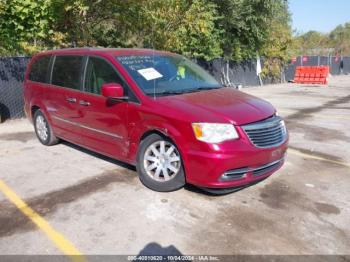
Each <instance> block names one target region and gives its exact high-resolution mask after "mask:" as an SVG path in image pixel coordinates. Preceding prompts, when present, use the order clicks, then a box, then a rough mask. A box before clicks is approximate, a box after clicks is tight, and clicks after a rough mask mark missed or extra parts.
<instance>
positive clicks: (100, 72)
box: [85, 57, 123, 95]
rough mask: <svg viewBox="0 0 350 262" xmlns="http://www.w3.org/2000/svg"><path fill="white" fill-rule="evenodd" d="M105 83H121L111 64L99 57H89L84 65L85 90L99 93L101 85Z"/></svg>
mask: <svg viewBox="0 0 350 262" xmlns="http://www.w3.org/2000/svg"><path fill="white" fill-rule="evenodd" d="M105 83H118V84H121V85H123V81H122V79H121V78H120V77H119V75H118V74H117V73H116V71H115V70H114V68H113V66H112V65H110V64H109V63H108V62H106V61H105V60H103V59H101V58H97V57H89V61H88V65H87V67H86V77H85V91H87V92H90V93H93V94H98V95H99V94H101V87H102V85H103V84H105Z"/></svg>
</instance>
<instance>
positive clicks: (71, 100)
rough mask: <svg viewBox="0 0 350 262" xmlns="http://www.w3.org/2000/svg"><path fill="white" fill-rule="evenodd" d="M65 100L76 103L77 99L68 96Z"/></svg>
mask: <svg viewBox="0 0 350 262" xmlns="http://www.w3.org/2000/svg"><path fill="white" fill-rule="evenodd" d="M66 101H68V102H69V103H76V102H77V99H76V98H74V97H68V98H66Z"/></svg>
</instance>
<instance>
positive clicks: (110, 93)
mask: <svg viewBox="0 0 350 262" xmlns="http://www.w3.org/2000/svg"><path fill="white" fill-rule="evenodd" d="M101 89H102V95H103V96H104V97H106V98H108V99H111V100H116V101H127V100H128V99H129V98H128V97H127V96H124V89H123V87H122V86H121V85H120V84H117V83H108V84H103V85H102V88H101Z"/></svg>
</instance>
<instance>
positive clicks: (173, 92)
mask: <svg viewBox="0 0 350 262" xmlns="http://www.w3.org/2000/svg"><path fill="white" fill-rule="evenodd" d="M180 94H183V92H182V91H163V92H155V93H147V95H150V96H152V95H156V96H166V95H180Z"/></svg>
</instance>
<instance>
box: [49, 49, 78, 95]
mask: <svg viewBox="0 0 350 262" xmlns="http://www.w3.org/2000/svg"><path fill="white" fill-rule="evenodd" d="M82 63H83V57H82V56H56V58H55V64H54V67H53V70H52V81H51V82H52V84H53V85H56V86H62V87H67V88H72V89H76V90H79V88H80V75H81V68H82Z"/></svg>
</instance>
